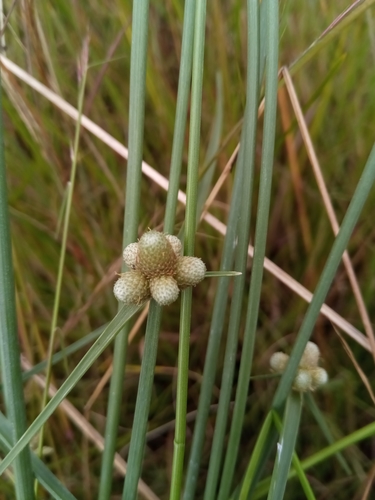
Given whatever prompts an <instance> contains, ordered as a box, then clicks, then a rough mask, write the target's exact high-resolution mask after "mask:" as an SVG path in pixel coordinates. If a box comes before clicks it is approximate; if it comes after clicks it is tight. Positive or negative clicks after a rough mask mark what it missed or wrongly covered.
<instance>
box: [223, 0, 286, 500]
mask: <svg viewBox="0 0 375 500" xmlns="http://www.w3.org/2000/svg"><path fill="white" fill-rule="evenodd" d="M265 1H267V19H268V24H267V30H268V32H267V40H268V46H267V61H266V88H265V112H264V131H263V145H262V164H261V174H260V187H259V201H258V209H257V223H256V230H255V245H254V259H253V268H252V275H251V282H250V292H249V303H248V310H247V319H246V325H245V336H244V343H243V347H242V355H241V364H240V372H239V378H238V385H237V391H236V401H235V405H234V410H233V418H232V423H231V429H230V435H229V442H228V449H227V453H226V457H225V463H224V470H223V474H222V479H221V484H220V490H219V496H218V499H219V500H226V499H227V498H228V496H229V492H230V487H231V484H232V478H233V473H234V468H235V465H236V460H237V453H238V447H239V442H240V437H241V430H242V424H243V419H244V415H245V407H246V400H247V394H248V386H249V379H250V373H251V366H252V358H253V350H254V342H255V334H256V328H257V322H258V311H259V302H260V293H261V287H262V278H263V261H264V255H265V247H266V238H267V228H268V214H269V206H270V196H271V183H272V170H273V154H274V142H275V129H276V104H277V70H278V42H279V35H278V2H277V0H265Z"/></svg>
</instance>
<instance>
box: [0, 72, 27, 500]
mask: <svg viewBox="0 0 375 500" xmlns="http://www.w3.org/2000/svg"><path fill="white" fill-rule="evenodd" d="M1 103H2V95H1V82H0V242H1V244H0V343H1V345H0V347H1V348H0V360H1V376H2V381H3V391H4V398H5V408H6V414H7V418H8V419H9V421H10V422H12V429H11V440H12V443H15V442H16V441H17V440H18V439H19V438H20V436H22V434H23V433H24V431H25V429H26V411H25V401H24V397H23V386H22V370H21V365H20V348H19V344H18V333H17V319H16V303H15V287H14V277H13V264H12V245H11V236H10V224H9V215H8V196H7V187H6V172H5V155H4V140H3V115H2V104H1ZM14 474H15V489H16V498H17V499H19V500H24V499H25V498H27V499H30V500H32V499H33V498H34V491H33V480H34V477H33V472H32V468H31V460H30V451H29V450H28V449H25V450H24V451H23V452H22V453H21V454H20V455H19V456H18V457H17V460H16V462H15V464H14Z"/></svg>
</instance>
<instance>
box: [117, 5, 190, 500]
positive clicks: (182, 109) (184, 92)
mask: <svg viewBox="0 0 375 500" xmlns="http://www.w3.org/2000/svg"><path fill="white" fill-rule="evenodd" d="M194 16H195V2H194V1H193V2H187V3H186V4H185V16H184V31H183V40H182V53H181V66H180V77H179V87H178V98H177V109H176V121H175V128H174V136H173V146H172V158H171V173H170V183H169V189H168V197H167V205H166V213H165V219H164V231H165V232H166V233H171V234H173V232H174V223H175V216H176V204H177V195H178V189H179V183H180V174H181V164H182V154H183V147H184V135H185V130H186V118H187V109H188V103H189V95H190V80H191V68H192V52H193V38H194ZM161 313H162V308H161V307H160V306H159V305H158V304H156V302H154V301H151V305H150V311H149V318H148V321H147V328H146V338H145V347H144V356H143V360H142V368H141V376H140V380H139V387H138V394H137V402H136V408H135V416H134V424H133V429H132V437H131V441H130V450H129V459H128V462H129V466H128V470H127V474H126V477H125V484H124V490H123V497H124V498H133V496H134V495H135V493H136V488H137V484H138V479H139V477H140V474H141V469H142V459H143V452H144V444H145V439H146V431H147V422H148V414H149V408H150V402H151V394H152V387H153V373H154V368H155V362H156V355H157V339H158V335H159V329H160V321H161Z"/></svg>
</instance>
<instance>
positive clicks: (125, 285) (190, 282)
mask: <svg viewBox="0 0 375 500" xmlns="http://www.w3.org/2000/svg"><path fill="white" fill-rule="evenodd" d="M181 253H182V245H181V241H180V240H179V239H178V238H177V237H176V236H172V235H170V234H164V233H160V232H158V231H148V232H147V233H145V234H144V235H143V236H142V237H141V238H140V240H139V241H138V243H130V245H128V246H127V247H126V248H125V249H124V252H123V258H124V261H125V263H126V265H127V266H128V267H129V269H130V271H129V272H127V273H122V274H121V275H120V278H119V279H118V280H117V281H116V283H115V286H114V289H113V293H114V294H115V297H116V298H117V300H119V301H120V302H124V303H125V304H141V303H142V302H144V301H145V300H148V299H150V298H151V297H152V298H153V299H154V300H156V302H158V304H160V305H161V306H167V305H169V304H172V302H174V301H175V300H177V297H178V295H179V293H180V290H182V289H184V288H186V287H188V286H195V285H196V284H198V283H199V282H200V281H202V280H203V278H204V277H205V273H206V266H205V264H204V262H202V260H201V259H198V258H197V257H182V256H181Z"/></svg>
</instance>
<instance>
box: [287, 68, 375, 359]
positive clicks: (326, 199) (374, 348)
mask: <svg viewBox="0 0 375 500" xmlns="http://www.w3.org/2000/svg"><path fill="white" fill-rule="evenodd" d="M282 74H283V78H284V81H285V85H286V89H287V91H288V93H289V97H290V100H291V103H292V106H293V109H294V113H295V115H296V118H297V122H298V125H299V128H300V132H301V135H302V139H303V142H304V144H305V147H306V151H307V155H308V157H309V160H310V163H311V166H312V168H313V172H314V175H315V178H316V182H317V184H318V188H319V191H320V194H321V195H322V199H323V204H324V207H325V209H326V212H327V215H328V218H329V221H330V223H331V226H332V230H333V233H334V235H335V236H336V235H337V233H338V232H339V228H340V226H339V223H338V221H337V218H336V214H335V211H334V208H333V205H332V202H331V198H330V196H329V193H328V189H327V186H326V184H325V181H324V177H323V174H322V170H321V168H320V164H319V161H318V157H317V155H316V153H315V149H314V145H313V143H312V140H311V137H310V133H309V130H308V128H307V124H306V121H305V118H304V116H303V112H302V108H301V105H300V103H299V100H298V96H297V93H296V90H295V88H294V85H293V81H292V78H291V76H290V73H289V71H288V69H287V68H285V67H284V68H283V69H282ZM342 260H343V263H344V266H345V270H346V273H347V275H348V278H349V282H350V285H351V287H352V290H353V294H354V298H355V301H356V303H357V306H358V310H359V314H360V316H361V319H362V323H363V326H364V329H365V332H366V335H367V337H368V340H369V343H370V346H371V352H372V355H373V358H374V360H375V336H374V331H373V329H372V325H371V321H370V318H369V315H368V312H367V309H366V305H365V302H364V300H363V297H362V293H361V289H360V287H359V284H358V281H357V277H356V275H355V272H354V269H353V266H352V263H351V260H350V257H349V254H348V252H347V251H345V252H344V254H343V257H342Z"/></svg>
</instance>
